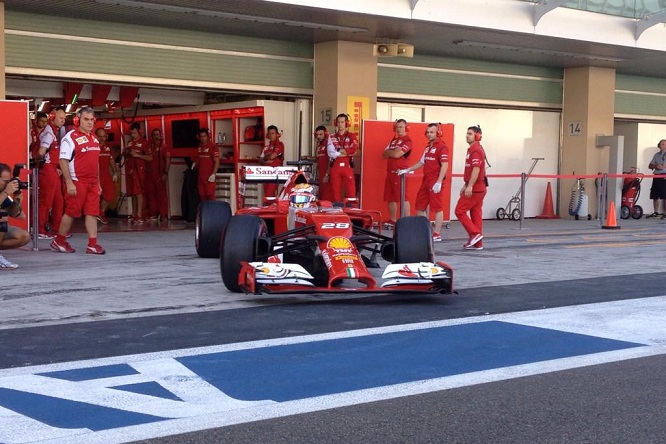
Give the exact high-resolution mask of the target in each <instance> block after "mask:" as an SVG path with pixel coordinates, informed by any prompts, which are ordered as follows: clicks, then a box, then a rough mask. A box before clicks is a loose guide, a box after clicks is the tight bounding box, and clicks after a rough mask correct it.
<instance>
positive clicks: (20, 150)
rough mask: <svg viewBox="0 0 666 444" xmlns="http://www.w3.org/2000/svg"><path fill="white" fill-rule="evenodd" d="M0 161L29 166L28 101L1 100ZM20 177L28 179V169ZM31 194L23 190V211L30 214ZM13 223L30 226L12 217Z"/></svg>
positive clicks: (24, 179)
mask: <svg viewBox="0 0 666 444" xmlns="http://www.w3.org/2000/svg"><path fill="white" fill-rule="evenodd" d="M0 119H1V120H2V125H0V141H2V145H0V162H2V163H6V164H8V165H9V167H10V168H12V169H13V168H14V165H16V164H17V163H22V164H24V165H25V166H26V167H28V143H29V140H30V134H29V130H28V102H19V101H14V100H0ZM20 179H21V180H22V181H28V170H27V169H23V170H22V171H21V176H20ZM29 201H30V196H29V195H28V192H27V191H23V205H22V208H23V211H24V212H25V214H29V213H28V212H29V209H30V205H29ZM10 223H11V225H15V226H19V227H21V228H23V229H27V228H28V222H27V219H26V220H19V219H14V218H11V219H10Z"/></svg>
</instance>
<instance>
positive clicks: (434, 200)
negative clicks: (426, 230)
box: [416, 180, 444, 212]
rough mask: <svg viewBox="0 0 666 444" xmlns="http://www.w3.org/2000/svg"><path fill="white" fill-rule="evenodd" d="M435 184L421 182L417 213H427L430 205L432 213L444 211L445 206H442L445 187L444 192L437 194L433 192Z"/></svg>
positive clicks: (417, 198) (417, 197)
mask: <svg viewBox="0 0 666 444" xmlns="http://www.w3.org/2000/svg"><path fill="white" fill-rule="evenodd" d="M434 184H435V181H434V180H433V181H426V180H424V181H423V182H421V188H419V192H418V194H417V195H416V211H425V210H426V208H427V207H428V205H430V211H434V212H438V211H444V205H442V197H444V193H443V191H444V190H443V187H442V191H440V192H439V193H435V192H433V191H432V186H433V185H434Z"/></svg>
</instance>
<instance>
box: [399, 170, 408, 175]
mask: <svg viewBox="0 0 666 444" xmlns="http://www.w3.org/2000/svg"><path fill="white" fill-rule="evenodd" d="M407 173H409V168H403V169H401V170H398V176H403V175H405V174H407Z"/></svg>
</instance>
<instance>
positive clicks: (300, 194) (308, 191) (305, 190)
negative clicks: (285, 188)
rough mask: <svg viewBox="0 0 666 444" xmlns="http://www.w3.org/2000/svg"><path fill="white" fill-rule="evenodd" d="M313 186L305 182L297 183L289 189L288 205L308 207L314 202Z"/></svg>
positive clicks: (315, 198)
mask: <svg viewBox="0 0 666 444" xmlns="http://www.w3.org/2000/svg"><path fill="white" fill-rule="evenodd" d="M316 200H317V197H316V196H315V193H314V187H313V186H312V185H310V184H307V183H299V184H297V185H295V186H294V188H292V189H291V194H290V195H289V206H290V207H291V208H308V207H310V206H312V205H313V204H314V202H316Z"/></svg>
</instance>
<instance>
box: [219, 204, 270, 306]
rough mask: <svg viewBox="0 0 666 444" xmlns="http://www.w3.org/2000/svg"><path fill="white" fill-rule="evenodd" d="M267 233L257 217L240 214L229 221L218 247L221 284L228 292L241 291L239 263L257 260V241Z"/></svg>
mask: <svg viewBox="0 0 666 444" xmlns="http://www.w3.org/2000/svg"><path fill="white" fill-rule="evenodd" d="M267 233H268V229H267V228H266V223H265V222H264V221H263V220H262V219H261V218H260V217H258V216H253V215H249V214H241V215H236V216H234V217H232V218H231V219H229V222H228V223H227V226H226V227H225V228H224V231H223V233H222V241H221V242H220V247H219V248H220V253H219V254H220V272H221V274H222V282H224V286H225V287H227V288H228V289H229V291H233V292H235V293H239V292H241V291H242V290H241V288H240V286H239V285H238V273H240V270H241V264H240V263H241V261H246V262H255V261H256V260H257V239H259V238H260V237H261V236H265V235H267Z"/></svg>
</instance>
